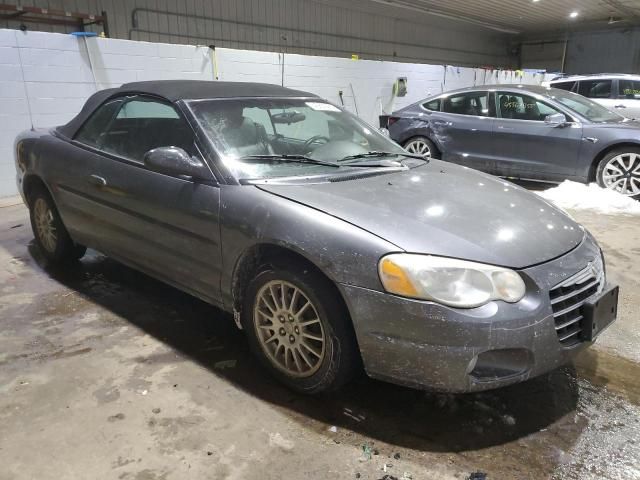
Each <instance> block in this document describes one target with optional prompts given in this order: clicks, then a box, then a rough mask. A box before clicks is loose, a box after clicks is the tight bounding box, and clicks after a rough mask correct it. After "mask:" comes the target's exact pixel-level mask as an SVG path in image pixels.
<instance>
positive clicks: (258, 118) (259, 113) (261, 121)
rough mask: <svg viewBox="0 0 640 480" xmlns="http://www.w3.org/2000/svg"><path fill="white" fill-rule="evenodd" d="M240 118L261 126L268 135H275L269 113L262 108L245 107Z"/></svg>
mask: <svg viewBox="0 0 640 480" xmlns="http://www.w3.org/2000/svg"><path fill="white" fill-rule="evenodd" d="M242 116H243V117H246V118H248V119H249V120H251V121H253V123H257V124H258V125H262V126H263V127H264V129H265V131H266V132H267V134H268V135H274V134H275V132H274V130H273V123H271V117H269V113H268V112H267V111H266V110H265V109H264V108H258V107H246V108H244V109H243V110H242Z"/></svg>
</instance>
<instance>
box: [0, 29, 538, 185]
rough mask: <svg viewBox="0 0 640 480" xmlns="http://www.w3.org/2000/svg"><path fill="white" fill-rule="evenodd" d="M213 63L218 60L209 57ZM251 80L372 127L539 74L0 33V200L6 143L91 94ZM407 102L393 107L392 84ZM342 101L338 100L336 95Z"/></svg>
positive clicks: (11, 176)
mask: <svg viewBox="0 0 640 480" xmlns="http://www.w3.org/2000/svg"><path fill="white" fill-rule="evenodd" d="M214 55H215V57H214ZM216 77H217V78H218V79H219V80H228V81H255V82H268V83H275V84H283V85H285V86H288V87H292V88H297V89H300V90H305V91H309V92H312V93H315V94H317V95H320V96H322V97H324V98H326V99H328V100H330V101H332V102H333V103H335V104H337V105H344V107H345V108H347V109H348V110H350V111H351V112H353V113H356V114H358V115H359V116H360V117H361V118H363V119H364V120H366V121H367V122H369V123H371V124H372V125H374V126H376V125H377V118H378V115H380V114H381V113H382V112H383V110H384V111H392V110H396V109H398V108H401V107H403V106H405V105H408V104H410V103H413V102H416V101H418V100H420V99H422V98H425V97H426V96H428V95H430V94H436V93H439V92H441V91H443V90H450V89H452V88H459V87H466V86H470V85H479V84H483V83H509V82H523V83H540V82H541V81H542V80H543V79H544V77H543V76H542V75H533V74H525V75H524V76H523V77H521V76H518V75H516V74H515V73H514V72H512V71H491V70H483V69H474V68H464V67H451V66H447V67H445V66H442V65H427V64H410V63H398V62H383V61H375V60H351V59H346V58H336V57H317V56H308V55H298V54H282V53H275V52H258V51H253V50H234V49H226V48H218V49H216V51H215V54H214V52H213V51H212V50H210V49H209V48H208V47H205V46H192V45H176V44H166V43H150V42H136V41H131V40H118V39H103V38H88V39H86V40H85V39H84V38H77V37H74V36H71V35H65V34H56V33H44V32H21V31H17V30H3V29H0V196H10V195H14V194H15V193H17V192H16V187H15V168H14V155H13V148H14V147H13V144H14V139H15V137H16V135H17V134H18V133H19V132H21V131H22V130H25V129H28V128H31V127H34V128H48V127H52V126H55V125H60V124H64V123H66V122H67V121H69V120H70V119H71V118H72V117H73V115H75V114H76V113H77V112H78V111H79V110H80V109H81V107H82V105H83V103H84V102H85V100H86V99H87V97H89V95H91V94H92V93H94V92H95V91H97V90H99V89H103V88H109V87H116V86H120V85H121V84H122V83H127V82H134V81H141V80H158V79H176V78H181V79H199V80H213V79H215V78H216ZM397 77H406V78H407V79H408V95H407V96H406V97H404V98H398V99H392V95H391V91H392V85H393V82H394V81H395V79H396V78H397ZM339 92H342V98H341V97H340V95H339Z"/></svg>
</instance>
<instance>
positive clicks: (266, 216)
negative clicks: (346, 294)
mask: <svg viewBox="0 0 640 480" xmlns="http://www.w3.org/2000/svg"><path fill="white" fill-rule="evenodd" d="M292 188H303V187H295V186H293V187H292ZM220 228H221V239H222V242H221V248H222V259H223V266H222V279H221V290H222V296H223V302H224V304H225V305H232V302H233V293H232V292H233V279H234V270H235V267H236V265H237V263H238V261H239V259H240V258H242V256H243V255H244V253H245V252H246V251H248V250H250V249H252V248H253V247H255V246H256V245H258V244H272V245H277V246H280V247H282V248H285V249H288V250H290V251H292V252H295V253H297V254H299V255H301V256H303V257H304V258H306V259H307V260H308V261H309V262H311V263H312V264H313V265H315V266H316V267H317V268H318V269H320V270H321V271H322V272H323V273H324V274H325V275H326V276H327V277H328V278H329V279H331V280H332V281H333V282H335V283H344V284H349V285H357V286H360V287H364V288H369V289H373V290H381V289H382V285H381V284H380V279H379V277H378V261H379V259H380V258H381V257H382V256H384V255H385V254H387V253H389V252H397V251H401V249H400V248H398V247H397V246H395V245H394V244H392V243H389V242H388V241H386V240H384V239H382V238H380V237H377V236H375V235H373V234H371V233H369V232H368V231H366V230H364V229H362V228H360V227H358V226H356V225H352V224H350V223H348V222H345V221H344V220H341V219H339V218H336V217H333V216H330V215H328V214H326V213H324V212H322V211H319V210H316V209H313V208H311V207H307V206H306V205H302V204H300V203H297V202H295V201H292V200H288V199H285V198H282V197H279V196H278V195H275V194H272V193H269V192H265V191H263V190H260V189H258V188H257V187H255V186H251V185H244V186H237V185H225V186H223V187H222V191H221V217H220Z"/></svg>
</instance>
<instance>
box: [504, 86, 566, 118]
mask: <svg viewBox="0 0 640 480" xmlns="http://www.w3.org/2000/svg"><path fill="white" fill-rule="evenodd" d="M498 108H499V114H500V117H502V118H511V119H514V120H533V121H538V122H543V121H544V119H545V117H546V116H547V115H553V114H554V113H562V112H561V111H559V110H557V109H556V108H554V107H552V106H551V105H549V104H548V103H545V102H542V101H540V100H538V99H536V98H534V97H532V96H530V95H524V94H522V93H514V92H499V93H498Z"/></svg>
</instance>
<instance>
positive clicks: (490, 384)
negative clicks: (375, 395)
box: [340, 234, 604, 392]
mask: <svg viewBox="0 0 640 480" xmlns="http://www.w3.org/2000/svg"><path fill="white" fill-rule="evenodd" d="M599 258H600V249H599V248H598V246H597V244H596V243H595V241H594V240H593V239H592V238H591V236H590V235H588V234H587V235H586V236H585V240H584V241H583V242H582V243H581V244H580V245H579V246H578V247H576V248H575V249H574V250H572V251H571V252H569V253H567V254H565V255H564V256H562V257H560V258H557V259H555V260H552V261H550V262H548V263H545V264H542V265H538V266H534V267H530V268H527V269H524V270H522V271H521V273H522V276H523V278H524V279H525V284H526V285H527V294H526V295H525V297H524V298H523V299H522V300H521V301H520V302H518V303H516V304H509V303H505V302H501V301H499V302H491V303H488V304H487V305H484V306H482V307H478V308H473V309H455V308H450V307H446V306H443V305H439V304H435V303H432V302H426V301H418V300H411V299H406V298H401V297H397V296H393V295H389V294H387V293H383V292H379V291H374V290H369V289H364V288H360V287H355V286H352V285H344V284H343V285H340V288H341V290H342V293H343V296H344V298H345V299H346V301H347V305H348V307H349V310H350V312H351V318H352V320H353V323H354V327H355V331H356V336H357V339H358V343H359V346H360V351H361V354H362V359H363V362H364V365H365V369H366V371H367V373H368V374H369V375H370V376H371V377H374V378H379V379H381V380H386V381H390V382H393V383H398V384H402V385H407V386H412V387H417V388H424V389H430V390H437V391H447V392H473V391H481V390H488V389H492V388H497V387H501V386H505V385H509V384H512V383H517V382H521V381H524V380H527V379H529V378H531V377H535V376H537V375H541V374H543V373H545V372H548V371H550V370H553V369H555V368H557V367H558V366H561V365H563V364H565V363H567V362H568V361H569V360H570V359H571V358H572V357H574V356H575V355H576V354H577V353H578V352H579V351H581V350H582V349H584V348H585V347H586V346H588V345H590V344H591V342H576V343H573V344H571V345H563V344H561V342H560V341H559V334H558V333H557V332H556V321H555V319H554V315H553V309H552V306H551V300H550V297H549V290H550V289H552V288H553V287H554V286H556V285H558V284H559V283H561V282H563V281H566V280H567V279H569V278H570V277H572V276H573V275H575V274H576V272H578V271H580V270H582V269H584V268H585V266H586V265H588V264H589V262H596V261H597V259H599ZM602 282H603V284H604V275H603V281H602ZM602 286H604V285H602Z"/></svg>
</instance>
